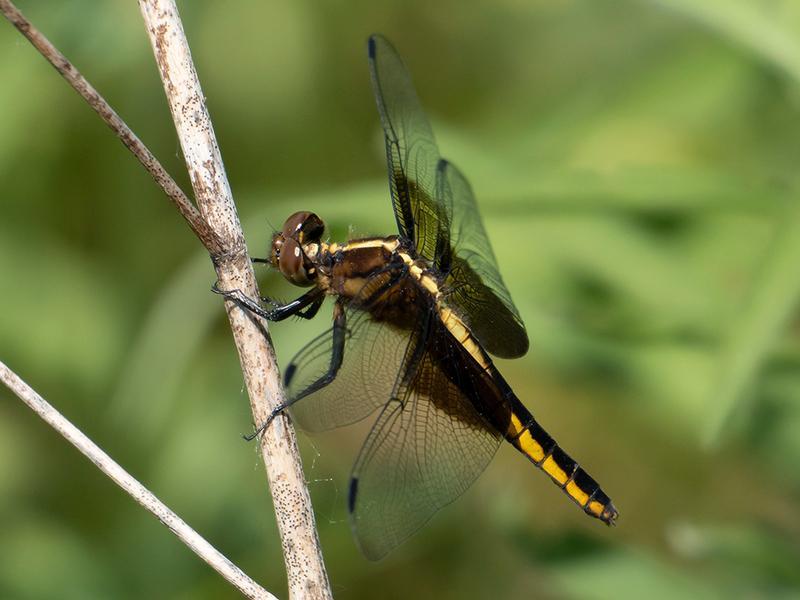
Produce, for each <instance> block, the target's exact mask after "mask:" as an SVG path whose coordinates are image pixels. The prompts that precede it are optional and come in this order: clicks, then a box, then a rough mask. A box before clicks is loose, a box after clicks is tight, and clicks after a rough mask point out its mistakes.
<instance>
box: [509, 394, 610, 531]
mask: <svg viewBox="0 0 800 600" xmlns="http://www.w3.org/2000/svg"><path fill="white" fill-rule="evenodd" d="M510 400H511V405H512V414H511V422H510V423H509V426H508V432H507V433H506V439H507V440H508V441H509V442H510V443H511V444H512V445H513V446H514V447H515V448H516V449H517V450H519V451H520V452H522V454H524V455H525V456H527V457H528V459H530V461H531V462H532V463H533V464H535V465H536V466H537V467H539V468H540V469H542V471H544V472H545V473H547V474H548V475H549V476H550V478H551V479H552V480H553V482H555V484H556V485H558V486H559V487H560V488H561V489H562V490H564V493H566V494H567V496H569V497H570V498H572V500H574V501H575V502H576V503H577V504H578V506H580V507H581V508H582V509H583V510H584V511H586V513H587V514H589V515H591V516H593V517H597V518H598V519H600V520H601V521H603V522H604V523H606V524H607V525H613V524H614V522H615V521H616V519H617V516H618V513H617V509H616V508H615V507H614V504H613V503H612V502H611V499H610V498H609V497H608V496H607V495H606V493H605V492H604V491H603V490H602V489H600V485H599V484H598V483H597V482H596V481H595V480H594V479H593V478H592V477H591V476H590V475H589V474H588V473H587V472H586V471H584V470H583V469H582V468H581V466H580V465H579V464H578V463H577V462H576V461H575V460H573V459H572V458H571V457H570V456H569V455H568V454H567V453H566V452H564V451H563V450H562V449H561V447H560V446H559V445H558V444H556V441H555V440H554V439H553V438H552V437H550V435H549V434H548V433H547V432H546V431H545V430H544V428H543V427H542V426H541V425H539V423H537V422H536V419H534V418H533V415H531V413H530V412H529V411H528V409H526V408H525V407H524V406H523V405H522V403H521V402H520V401H519V399H518V398H517V397H516V396H514V395H513V394H512V395H511V398H510Z"/></svg>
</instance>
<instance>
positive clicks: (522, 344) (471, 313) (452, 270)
mask: <svg viewBox="0 0 800 600" xmlns="http://www.w3.org/2000/svg"><path fill="white" fill-rule="evenodd" d="M437 171H438V173H439V177H438V190H437V194H436V197H437V198H438V199H439V200H440V202H441V204H442V205H443V206H444V211H443V212H444V213H445V214H446V215H447V217H448V221H449V223H450V227H451V229H450V231H451V234H452V239H453V245H452V248H450V247H448V250H449V251H445V252H443V253H441V254H439V255H438V256H437V258H436V261H435V262H434V266H435V267H437V268H438V269H439V271H440V272H441V273H443V274H445V279H444V285H443V286H442V288H443V293H444V294H445V300H444V301H445V302H446V304H447V305H448V306H449V307H450V308H452V309H453V310H454V311H455V312H456V313H457V314H458V315H459V316H460V317H461V318H462V319H463V320H464V322H465V323H466V324H467V326H468V327H469V328H470V330H472V333H474V334H475V337H477V338H478V340H479V341H480V342H481V344H482V345H483V347H484V348H485V349H486V350H488V351H489V352H491V353H492V354H494V355H496V356H501V357H503V358H514V357H517V356H522V355H523V354H525V352H527V351H528V334H527V332H526V331H525V325H524V324H523V323H522V319H521V318H520V316H519V312H518V311H517V308H516V306H514V302H513V301H512V300H511V294H510V293H509V292H508V288H506V285H505V283H504V282H503V278H502V277H501V275H500V270H499V268H498V266H497V261H496V259H495V257H494V252H493V251H492V246H491V244H490V243H489V238H488V237H487V235H486V229H484V227H483V222H482V220H481V216H480V213H479V212H478V205H477V203H476V202H475V196H474V194H473V193H472V188H471V187H470V185H469V182H467V180H466V178H465V177H464V176H463V175H462V174H461V172H460V171H459V170H458V169H457V168H456V167H455V166H454V165H453V164H451V163H449V162H447V161H445V160H442V161H440V162H439V167H438V169H437Z"/></svg>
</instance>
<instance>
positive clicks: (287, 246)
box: [278, 238, 312, 285]
mask: <svg viewBox="0 0 800 600" xmlns="http://www.w3.org/2000/svg"><path fill="white" fill-rule="evenodd" d="M304 263H305V255H304V254H303V250H302V248H300V244H298V243H297V240H294V239H292V238H285V239H284V240H283V245H282V247H281V249H280V255H279V256H278V267H279V268H280V270H281V273H283V276H284V277H286V279H288V280H289V281H291V282H292V283H294V284H295V285H311V283H312V282H311V281H310V280H309V278H308V273H306V268H305V264H304Z"/></svg>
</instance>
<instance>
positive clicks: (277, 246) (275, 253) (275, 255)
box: [269, 232, 283, 267]
mask: <svg viewBox="0 0 800 600" xmlns="http://www.w3.org/2000/svg"><path fill="white" fill-rule="evenodd" d="M282 251H283V234H282V233H280V232H278V233H276V234H275V235H273V236H272V250H271V252H270V255H269V258H270V262H271V263H272V266H273V267H280V264H279V262H278V261H279V259H280V256H281V252H282Z"/></svg>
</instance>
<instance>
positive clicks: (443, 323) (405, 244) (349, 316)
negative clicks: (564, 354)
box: [215, 35, 618, 560]
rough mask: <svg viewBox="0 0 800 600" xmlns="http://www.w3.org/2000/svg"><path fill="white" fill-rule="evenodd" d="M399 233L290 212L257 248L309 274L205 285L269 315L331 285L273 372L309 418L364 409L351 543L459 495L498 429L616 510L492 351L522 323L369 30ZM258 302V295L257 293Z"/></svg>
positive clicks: (384, 46)
mask: <svg viewBox="0 0 800 600" xmlns="http://www.w3.org/2000/svg"><path fill="white" fill-rule="evenodd" d="M368 53H369V69H370V75H371V80H372V89H373V92H374V95H375V100H376V102H377V105H378V113H379V115H380V121H381V125H382V128H383V134H384V137H385V142H386V159H387V165H388V174H389V188H390V194H391V200H392V207H393V209H394V216H395V219H396V221H397V228H398V234H397V235H391V236H388V237H368V238H361V239H354V240H350V241H348V242H347V243H335V242H328V241H325V240H324V232H325V224H324V222H323V221H322V219H321V218H320V217H318V216H317V215H316V214H314V213H312V212H308V211H301V212H296V213H294V214H293V215H291V216H290V217H289V218H288V219H287V220H286V222H285V223H284V225H283V227H282V229H281V230H280V231H278V232H276V233H275V234H274V235H273V237H272V244H271V248H270V253H269V257H268V258H265V259H254V261H256V262H266V263H268V264H270V265H272V267H274V268H276V269H277V270H279V271H280V272H281V273H282V274H283V276H284V277H285V278H286V279H287V280H289V281H290V282H291V283H293V284H295V285H297V286H301V287H306V288H310V289H309V290H308V291H307V292H306V293H304V294H303V295H302V296H300V297H299V298H297V299H295V300H293V301H291V302H289V303H287V304H280V303H277V302H274V301H273V300H270V299H269V298H261V299H260V300H261V302H259V300H256V299H253V298H250V297H248V296H246V295H245V294H244V293H243V292H241V291H240V290H230V291H222V290H219V289H216V286H215V291H217V292H218V293H221V294H223V295H224V296H225V297H226V298H227V299H229V300H232V301H234V302H236V303H237V304H238V305H240V306H242V307H243V308H245V309H247V310H249V311H251V312H252V313H253V314H255V315H258V316H260V317H263V318H266V319H268V320H270V321H282V320H284V319H286V318H288V317H291V316H297V317H301V318H305V319H311V318H313V317H314V316H315V315H316V314H317V312H318V311H319V309H320V307H321V305H322V304H323V302H324V300H325V299H326V298H327V297H328V296H331V297H333V298H334V304H333V322H332V325H331V327H330V328H329V329H328V330H327V331H325V332H324V333H322V334H321V335H319V336H318V337H316V338H314V339H313V340H311V341H310V342H309V343H308V344H306V345H305V346H304V347H303V348H302V349H301V350H300V351H299V352H298V354H297V355H296V356H295V357H294V358H293V359H292V361H291V362H290V363H289V365H288V366H287V368H286V370H285V373H284V384H285V388H286V391H287V400H286V401H285V402H284V403H283V404H281V405H280V406H278V407H277V408H275V410H274V411H273V412H272V414H271V415H270V417H269V419H268V420H267V422H266V423H264V424H263V425H262V427H260V428H259V430H258V431H263V429H264V428H265V427H267V426H268V425H269V423H270V422H271V421H272V419H274V418H275V417H277V416H278V415H280V414H281V413H283V412H284V411H286V410H287V409H288V410H289V412H290V414H291V417H292V418H293V420H294V421H295V422H296V423H297V424H298V425H299V426H300V427H301V428H302V429H304V430H306V431H309V432H319V431H324V430H328V429H331V428H335V427H341V426H344V425H349V424H352V423H355V422H357V421H361V420H362V419H365V418H367V417H368V416H371V415H374V417H373V418H374V422H373V424H372V426H371V428H370V430H369V434H368V435H367V438H366V440H365V441H364V444H363V446H362V447H361V450H360V452H359V454H358V457H357V459H356V461H355V464H354V466H353V470H352V474H351V477H350V484H349V488H348V500H347V508H348V513H349V519H350V523H351V526H352V530H353V532H354V537H355V539H356V541H357V544H358V546H359V547H360V549H361V551H362V553H363V554H364V555H365V556H366V557H367V558H369V559H373V560H377V559H380V558H382V557H383V556H385V555H386V554H388V553H389V552H390V551H391V550H393V549H394V548H395V547H396V546H398V545H399V544H400V543H401V542H403V541H404V540H406V539H407V538H408V537H409V536H410V535H412V534H413V533H415V532H416V531H417V530H418V529H420V528H421V527H422V526H423V525H424V524H425V523H426V522H427V521H428V520H429V519H430V518H431V517H432V516H433V515H434V513H436V512H437V511H438V510H439V509H440V508H442V507H443V506H445V505H447V504H449V503H451V502H452V501H453V500H455V499H456V498H457V497H458V496H460V495H461V494H462V493H463V492H464V491H466V490H467V488H469V487H470V485H471V484H472V482H473V481H474V480H475V479H476V478H477V477H478V476H479V475H480V474H481V472H483V471H484V469H485V468H486V467H487V465H488V464H489V462H490V461H491V460H492V458H493V456H494V455H495V453H496V451H497V449H498V447H499V446H500V445H501V443H502V442H503V441H504V440H505V441H507V442H508V443H510V444H511V445H512V446H513V447H514V448H516V449H517V450H519V451H520V452H521V453H522V454H524V455H525V456H526V457H527V458H528V459H530V461H531V462H533V464H535V465H536V466H537V467H539V468H540V469H541V470H542V471H544V472H545V473H546V474H547V475H548V476H549V477H550V478H551V479H552V480H553V482H555V484H556V485H557V486H558V487H560V488H561V489H562V490H563V492H564V493H565V494H566V495H567V496H568V497H569V498H571V499H572V500H573V501H574V502H575V503H576V504H577V505H578V506H580V507H581V508H582V509H583V510H584V511H585V512H586V513H587V514H588V515H590V516H592V517H595V518H597V519H599V520H600V521H602V522H604V523H606V524H608V525H613V524H614V523H615V521H616V519H617V516H618V512H617V509H616V508H615V507H614V504H613V503H612V502H611V500H610V498H609V497H608V495H606V493H605V492H604V491H603V490H602V489H601V488H600V485H599V484H598V483H597V482H596V481H595V480H594V479H593V478H592V477H590V476H589V475H588V474H587V473H586V471H584V469H583V468H581V467H580V466H579V465H578V463H577V462H576V461H575V460H573V459H572V458H571V457H570V456H569V455H568V454H567V453H566V452H565V451H564V450H562V449H561V447H560V446H559V445H558V444H557V443H556V442H555V440H554V439H553V438H552V437H551V436H550V435H549V434H548V433H547V432H546V431H545V429H544V428H543V427H542V426H541V425H539V423H538V422H537V421H536V419H534V417H533V415H532V414H531V413H530V411H528V409H526V408H525V406H524V405H523V404H522V402H521V401H520V400H519V399H518V398H517V396H516V395H515V394H514V392H513V391H512V389H511V387H510V385H509V384H508V383H507V382H506V380H505V379H504V378H503V376H502V375H501V374H500V372H499V371H498V370H497V368H496V367H495V365H494V363H493V361H492V359H491V356H495V357H502V358H516V357H520V356H522V355H524V354H525V353H526V352H527V350H528V345H529V342H528V335H527V332H526V330H525V326H524V324H523V322H522V319H521V318H520V315H519V312H518V310H517V308H516V307H515V306H514V303H513V301H512V300H511V296H510V294H509V292H508V288H507V287H506V285H505V283H504V281H503V278H502V277H501V275H500V271H499V268H498V266H497V262H496V259H495V256H494V253H493V251H492V247H491V245H490V244H489V238H488V237H487V234H486V230H485V228H484V226H483V223H482V220H481V216H480V213H479V212H478V206H477V202H476V200H475V196H474V194H473V192H472V189H471V187H470V185H469V183H468V182H467V180H466V179H465V178H464V176H463V175H462V174H461V172H460V171H459V170H458V169H457V168H456V167H455V166H454V165H453V164H452V163H450V162H448V161H447V160H445V159H443V158H442V157H441V156H440V155H439V150H438V147H437V144H436V141H435V138H434V135H433V131H432V129H431V126H430V124H429V122H428V119H427V117H426V116H425V113H424V112H423V110H422V106H421V104H420V101H419V99H418V97H417V94H416V91H415V89H414V86H413V84H412V81H411V76H410V75H409V73H408V71H407V70H406V67H405V66H404V64H403V62H402V60H401V58H400V56H399V55H398V53H397V51H396V50H395V49H394V47H393V46H392V45H391V43H390V42H389V41H388V40H386V39H385V38H384V37H382V36H380V35H373V36H371V37H370V38H369V41H368ZM262 302H263V303H264V304H262Z"/></svg>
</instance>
